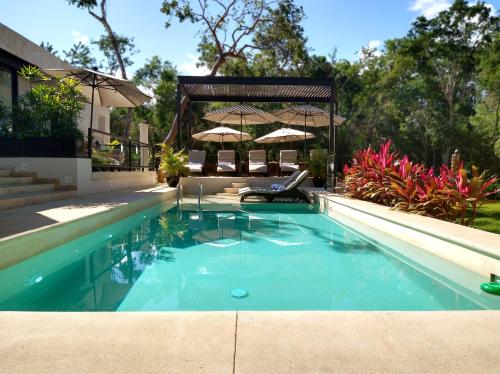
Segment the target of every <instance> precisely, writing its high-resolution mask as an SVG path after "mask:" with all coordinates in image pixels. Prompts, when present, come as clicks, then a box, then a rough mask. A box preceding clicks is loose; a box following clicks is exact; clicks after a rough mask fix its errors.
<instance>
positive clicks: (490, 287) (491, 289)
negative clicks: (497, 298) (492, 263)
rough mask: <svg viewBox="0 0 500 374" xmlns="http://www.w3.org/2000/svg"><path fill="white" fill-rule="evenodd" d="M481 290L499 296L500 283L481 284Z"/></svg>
mask: <svg viewBox="0 0 500 374" xmlns="http://www.w3.org/2000/svg"><path fill="white" fill-rule="evenodd" d="M481 289H482V290H483V291H484V292H488V293H492V294H495V295H500V283H498V282H488V283H482V284H481Z"/></svg>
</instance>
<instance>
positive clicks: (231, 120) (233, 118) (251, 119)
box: [203, 104, 279, 134]
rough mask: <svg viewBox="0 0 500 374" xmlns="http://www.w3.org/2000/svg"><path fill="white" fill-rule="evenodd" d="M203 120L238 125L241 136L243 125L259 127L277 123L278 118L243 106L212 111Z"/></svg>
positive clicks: (251, 107)
mask: <svg viewBox="0 0 500 374" xmlns="http://www.w3.org/2000/svg"><path fill="white" fill-rule="evenodd" d="M203 118H204V119H206V120H208V121H211V122H217V123H222V124H225V125H240V133H241V134H243V125H260V124H266V123H273V122H278V121H279V118H276V117H275V116H274V115H272V114H271V113H268V112H265V111H263V110H261V109H257V108H254V107H253V106H250V105H244V104H239V105H233V106H229V107H224V108H220V109H217V110H214V111H212V112H210V113H207V114H206V115H205V117H203Z"/></svg>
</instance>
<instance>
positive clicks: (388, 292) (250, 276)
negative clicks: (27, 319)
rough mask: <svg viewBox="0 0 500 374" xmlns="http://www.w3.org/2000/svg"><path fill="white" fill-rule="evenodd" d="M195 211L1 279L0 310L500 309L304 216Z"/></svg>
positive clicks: (82, 243)
mask: <svg viewBox="0 0 500 374" xmlns="http://www.w3.org/2000/svg"><path fill="white" fill-rule="evenodd" d="M207 209H209V210H208V211H204V212H203V213H202V215H201V216H200V215H199V214H198V213H197V212H196V211H195V210H191V211H190V210H183V211H178V210H177V208H172V209H169V210H167V211H161V209H160V208H152V209H149V210H147V211H144V212H141V213H140V214H137V215H135V216H132V217H130V218H128V219H126V220H124V221H120V222H117V223H115V224H113V225H111V226H108V227H105V228H102V229H100V230H98V231H96V232H93V233H91V234H89V235H86V236H83V237H81V238H79V239H77V240H73V241H71V242H68V243H66V244H64V245H63V246H60V247H57V248H54V249H53V250H50V251H47V252H44V253H42V254H40V255H38V256H35V257H33V258H30V259H28V260H26V261H23V262H21V263H19V264H16V265H14V266H12V267H10V268H7V269H4V270H2V271H0V284H1V285H2V286H1V289H0V309H1V310H40V311H45V310H57V311H115V310H117V311H155V310H455V309H456V310H463V309H485V308H498V309H500V297H499V298H498V299H494V298H491V297H488V296H486V295H485V294H481V293H480V292H478V293H477V294H476V293H474V292H471V291H470V290H467V289H466V288H464V287H461V286H459V285H457V284H454V283H453V282H450V281H449V280H447V279H444V278H443V277H440V276H439V275H438V274H434V273H432V272H431V271H429V270H428V269H425V268H423V267H421V266H419V265H418V264H415V263H412V261H411V260H405V259H404V258H402V257H401V256H400V255H397V250H396V249H394V248H392V249H391V248H384V247H383V246H380V245H377V243H370V242H369V241H368V240H365V239H364V238H363V237H362V236H360V235H359V234H357V233H356V232H354V231H352V230H351V229H349V228H346V227H344V226H342V225H340V224H339V223H337V222H336V221H333V220H331V219H330V218H327V217H326V216H324V215H321V214H318V213H316V212H314V211H313V210H311V208H309V207H308V206H306V205H302V204H248V205H243V206H241V207H239V206H231V205H224V206H222V205H221V206H215V207H214V206H211V207H207ZM457 271H460V270H458V269H457ZM477 288H479V284H477Z"/></svg>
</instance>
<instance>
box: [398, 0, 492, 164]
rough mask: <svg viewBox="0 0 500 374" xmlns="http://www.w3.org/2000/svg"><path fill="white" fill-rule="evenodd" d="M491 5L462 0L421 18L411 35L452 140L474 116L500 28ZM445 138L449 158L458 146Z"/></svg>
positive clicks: (409, 47)
mask: <svg viewBox="0 0 500 374" xmlns="http://www.w3.org/2000/svg"><path fill="white" fill-rule="evenodd" d="M490 11H491V10H490V8H489V7H487V6H485V5H484V3H480V2H477V3H476V4H472V5H469V4H468V3H467V2H466V1H465V0H456V1H455V2H454V3H453V4H452V5H451V7H450V8H449V9H448V10H446V11H442V12H440V13H439V14H438V15H437V16H436V17H435V18H432V19H426V18H425V17H419V18H418V19H417V20H416V21H415V22H414V23H413V27H412V29H411V30H410V32H409V35H408V42H407V43H406V45H405V46H404V47H405V48H406V54H407V55H408V56H412V57H414V58H415V67H416V71H417V72H418V74H421V75H422V76H423V77H425V79H424V82H423V83H424V84H426V85H428V87H429V88H430V90H429V92H432V91H434V92H439V93H440V95H441V98H442V100H443V104H444V108H445V109H446V111H445V113H443V114H444V116H445V122H444V126H443V128H442V131H444V132H446V133H448V139H449V140H451V142H453V141H455V140H456V139H457V138H460V134H459V132H457V130H458V127H459V126H460V124H461V123H462V124H463V123H464V122H467V117H469V116H471V115H472V114H474V109H473V108H474V105H475V100H476V99H477V96H476V92H475V90H476V87H475V85H473V84H471V82H473V81H475V75H476V72H477V66H478V63H479V60H478V59H479V56H480V53H481V51H482V50H483V49H484V47H485V46H486V45H487V44H488V43H490V42H491V39H492V35H493V34H494V33H495V32H496V31H497V30H498V18H497V17H495V16H492V15H491V14H490ZM451 142H450V141H448V142H444V144H443V146H444V148H443V149H442V152H441V155H440V156H441V158H442V160H443V161H445V160H447V159H448V158H449V157H450V156H451V153H452V151H453V149H454V148H455V145H454V144H452V143H451Z"/></svg>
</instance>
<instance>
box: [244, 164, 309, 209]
mask: <svg viewBox="0 0 500 374" xmlns="http://www.w3.org/2000/svg"><path fill="white" fill-rule="evenodd" d="M297 173H298V174H297ZM297 173H294V174H292V175H291V177H293V178H290V179H288V178H287V180H286V181H285V182H287V181H288V180H290V182H288V183H287V184H285V183H282V184H281V185H280V186H279V187H278V189H272V188H265V187H248V188H242V189H240V191H239V195H240V196H241V198H240V201H241V202H243V201H245V199H246V198H247V197H248V196H263V197H265V198H266V200H267V201H269V202H272V201H273V200H274V199H277V198H292V199H294V200H295V199H299V200H302V201H305V202H306V203H309V202H310V201H309V197H308V196H307V195H306V194H305V193H304V192H302V191H300V190H299V189H298V188H299V186H300V185H301V184H302V182H304V180H305V179H306V178H307V175H308V174H309V170H304V171H303V172H297Z"/></svg>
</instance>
